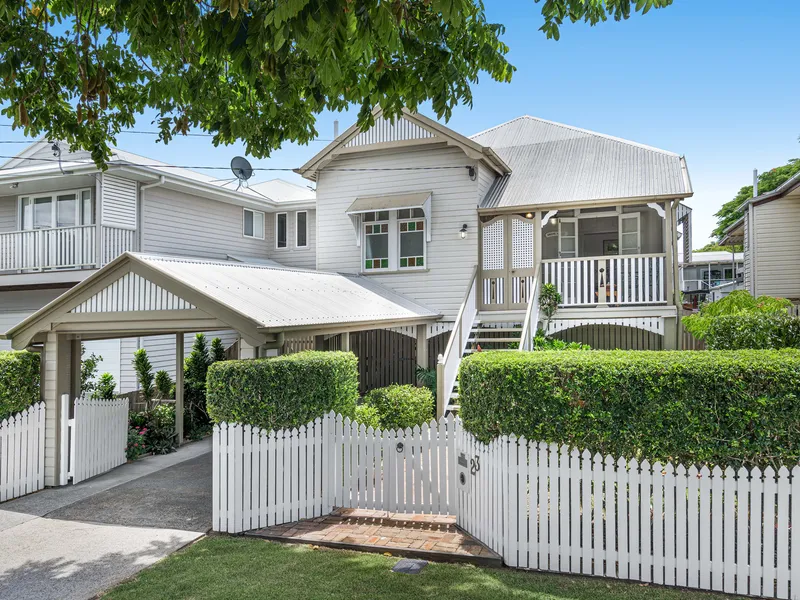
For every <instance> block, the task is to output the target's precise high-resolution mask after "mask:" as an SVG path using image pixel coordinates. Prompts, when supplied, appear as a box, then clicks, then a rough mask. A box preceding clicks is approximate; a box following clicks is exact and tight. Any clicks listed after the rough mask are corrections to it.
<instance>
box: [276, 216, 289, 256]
mask: <svg viewBox="0 0 800 600" xmlns="http://www.w3.org/2000/svg"><path fill="white" fill-rule="evenodd" d="M286 217H287V213H277V214H276V215H275V247H276V248H286V239H287V236H286Z"/></svg>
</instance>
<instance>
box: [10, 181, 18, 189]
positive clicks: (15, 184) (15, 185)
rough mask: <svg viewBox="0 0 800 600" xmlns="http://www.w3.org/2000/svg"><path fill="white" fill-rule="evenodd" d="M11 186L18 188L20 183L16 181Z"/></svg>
mask: <svg viewBox="0 0 800 600" xmlns="http://www.w3.org/2000/svg"><path fill="white" fill-rule="evenodd" d="M11 187H12V188H13V189H17V188H18V187H19V184H18V183H17V182H14V183H12V184H11Z"/></svg>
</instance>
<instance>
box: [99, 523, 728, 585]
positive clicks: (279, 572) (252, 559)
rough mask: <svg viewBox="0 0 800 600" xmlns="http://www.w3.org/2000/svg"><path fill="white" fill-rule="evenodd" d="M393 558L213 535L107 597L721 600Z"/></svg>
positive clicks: (588, 580)
mask: <svg viewBox="0 0 800 600" xmlns="http://www.w3.org/2000/svg"><path fill="white" fill-rule="evenodd" d="M397 560H398V559H397V558H393V557H388V556H383V555H380V554H363V553H358V552H349V551H342V550H328V549H321V548H320V549H313V548H311V547H310V546H293V545H285V544H278V543H274V542H267V541H265V540H259V539H253V538H242V537H227V536H225V537H223V536H214V537H210V538H206V539H203V540H201V541H200V542H198V543H196V544H194V545H192V546H190V547H188V548H186V549H185V550H183V551H181V552H177V553H176V554H173V555H172V556H170V557H168V558H166V559H164V560H162V561H161V562H159V563H157V564H156V565H154V566H152V567H150V568H149V569H146V570H144V571H142V572H141V573H140V574H139V575H138V576H137V577H136V578H135V579H132V580H131V581H128V582H126V583H123V584H121V585H120V586H118V587H117V588H114V589H113V590H111V591H110V592H108V594H107V595H106V596H104V598H105V599H106V600H128V599H130V600H133V599H135V600H142V599H144V598H146V599H148V600H153V599H157V598H170V599H173V598H186V599H193V600H194V599H200V598H203V599H205V598H213V599H219V600H223V599H228V598H230V599H234V598H235V599H236V600H240V599H241V600H246V599H249V598H253V599H255V598H259V599H263V598H280V599H281V600H292V599H304V600H305V599H316V598H320V599H322V598H325V599H330V598H347V599H348V600H359V599H364V600H367V599H373V598H396V599H398V600H399V599H401V598H402V599H406V598H412V599H414V600H417V599H421V598H435V599H436V600H451V599H452V600H471V599H477V598H480V599H482V600H483V599H491V598H497V599H500V598H503V599H505V598H515V599H523V600H612V599H614V600H618V599H620V598H622V599H627V600H638V599H641V600H701V599H702V600H715V599H716V600H722V599H724V598H726V597H725V596H722V595H720V594H710V593H702V592H690V591H684V590H675V589H667V588H661V587H655V586H646V585H639V584H635V583H622V582H615V581H611V580H607V579H598V578H589V577H570V576H564V575H552V574H542V573H532V572H522V571H515V570H511V569H483V568H477V567H473V566H470V565H455V564H444V563H430V564H429V565H428V566H427V567H425V569H424V570H423V572H422V573H421V574H419V575H404V574H400V573H393V572H392V571H391V568H392V566H393V565H394V564H395V563H396V562H397Z"/></svg>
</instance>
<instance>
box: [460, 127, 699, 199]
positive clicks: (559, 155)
mask: <svg viewBox="0 0 800 600" xmlns="http://www.w3.org/2000/svg"><path fill="white" fill-rule="evenodd" d="M470 139H472V140H474V141H476V142H478V143H479V144H481V145H483V146H489V147H491V148H492V149H494V151H495V152H496V153H497V154H498V155H499V156H500V157H501V158H502V159H503V160H505V162H506V163H508V164H509V165H510V166H511V169H512V172H511V173H510V174H508V175H505V176H503V177H500V178H499V179H497V180H495V183H494V185H493V186H492V187H491V188H490V190H489V192H488V193H487V194H486V197H485V198H484V199H483V201H482V203H481V208H504V207H515V206H527V205H541V204H560V203H569V202H586V201H599V200H618V199H627V198H642V199H648V200H654V199H658V198H686V197H689V196H691V195H692V186H691V181H690V180H689V176H688V171H687V169H686V162H685V160H684V159H683V157H681V156H679V155H677V154H675V153H673V152H668V151H666V150H660V149H658V148H653V147H651V146H645V145H643V144H638V143H636V142H631V141H628V140H623V139H620V138H616V137H612V136H609V135H604V134H601V133H596V132H594V131H589V130H586V129H579V128H577V127H572V126H570V125H563V124H561V123H555V122H553V121H546V120H544V119H539V118H535V117H531V116H527V115H526V116H522V117H518V118H516V119H513V120H511V121H508V122H507V123H503V124H501V125H498V126H496V127H492V128H491V129H487V130H486V131H482V132H480V133H477V134H475V135H473V136H471V138H470Z"/></svg>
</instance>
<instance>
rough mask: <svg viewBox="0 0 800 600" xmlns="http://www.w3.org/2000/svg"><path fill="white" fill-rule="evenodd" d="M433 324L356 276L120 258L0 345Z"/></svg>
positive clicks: (423, 312) (257, 336) (425, 311)
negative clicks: (59, 334)
mask: <svg viewBox="0 0 800 600" xmlns="http://www.w3.org/2000/svg"><path fill="white" fill-rule="evenodd" d="M439 317H440V315H439V313H437V312H436V311H433V310H431V309H429V308H427V307H425V306H423V305H421V304H418V303H416V302H413V301H411V300H409V299H408V298H405V297H403V296H401V295H400V294H398V293H396V292H393V291H391V290H389V289H387V288H385V287H383V286H382V285H380V284H378V283H376V282H374V281H372V280H370V279H369V278H367V277H363V276H357V275H344V274H340V273H330V272H320V271H310V270H303V269H290V268H280V267H273V266H266V265H261V264H246V263H231V262H225V261H214V260H199V259H193V258H180V257H166V256H153V255H146V254H137V253H130V252H126V253H125V254H123V255H121V256H120V257H118V258H117V259H115V260H114V261H112V262H111V263H109V264H108V265H106V266H105V267H103V268H102V269H100V270H99V271H98V272H97V273H95V274H94V275H92V276H91V277H89V278H87V279H86V280H84V281H83V282H81V283H79V284H78V285H76V286H75V287H74V288H72V289H70V290H69V291H67V292H66V293H64V294H62V295H61V296H59V297H58V298H56V299H55V300H54V301H53V302H51V303H50V304H48V305H46V306H44V307H43V308H41V309H40V310H39V311H37V312H36V313H34V314H33V315H31V316H30V317H28V318H27V319H25V320H24V321H22V322H21V323H19V324H18V325H16V326H15V327H13V328H12V329H11V330H9V331H8V332H7V333H6V334H5V336H4V337H6V338H9V339H12V341H13V345H14V346H15V347H20V346H23V347H24V346H25V345H28V344H29V343H30V341H31V340H33V339H34V338H35V336H36V335H38V334H41V333H44V332H48V331H64V332H72V333H74V334H81V333H89V332H91V335H92V336H93V337H95V338H97V337H100V336H101V335H102V334H103V333H105V334H106V337H124V336H125V335H146V333H144V330H147V332H148V333H147V334H149V335H154V334H157V333H164V332H167V331H174V332H180V331H203V330H204V329H203V328H204V327H210V326H219V325H222V326H227V327H230V328H232V329H236V330H238V331H240V332H241V333H242V334H243V335H245V336H247V334H250V339H251V340H253V341H255V342H256V343H258V342H261V343H263V341H262V340H265V339H266V338H265V336H264V335H263V334H266V333H279V332H282V331H288V330H313V331H319V330H326V331H332V330H335V329H336V328H337V327H338V328H341V330H355V329H359V328H361V329H368V328H372V327H391V326H396V325H401V324H412V323H414V322H416V323H425V322H430V321H434V320H436V319H438V318H439ZM103 323H106V324H107V326H106V329H105V330H104V329H103V327H102V324H103ZM148 327H149V329H148ZM195 327H199V328H197V329H194V328H195Z"/></svg>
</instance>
